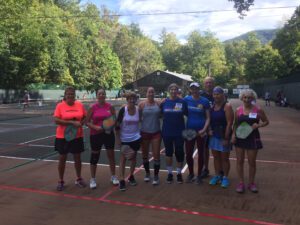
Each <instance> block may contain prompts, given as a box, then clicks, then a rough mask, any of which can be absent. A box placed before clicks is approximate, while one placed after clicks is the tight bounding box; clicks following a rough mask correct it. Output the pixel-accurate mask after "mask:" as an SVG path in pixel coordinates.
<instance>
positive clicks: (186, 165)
mask: <svg viewBox="0 0 300 225" xmlns="http://www.w3.org/2000/svg"><path fill="white" fill-rule="evenodd" d="M197 153H198V149H197V148H196V149H195V151H194V153H193V159H194V158H195V157H196V155H197ZM187 168H188V164H187V163H186V164H185V165H184V167H183V169H182V170H181V173H184V172H185V171H186V169H187Z"/></svg>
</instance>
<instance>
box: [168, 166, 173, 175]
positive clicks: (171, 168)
mask: <svg viewBox="0 0 300 225" xmlns="http://www.w3.org/2000/svg"><path fill="white" fill-rule="evenodd" d="M167 170H168V173H169V174H172V172H173V167H172V166H167Z"/></svg>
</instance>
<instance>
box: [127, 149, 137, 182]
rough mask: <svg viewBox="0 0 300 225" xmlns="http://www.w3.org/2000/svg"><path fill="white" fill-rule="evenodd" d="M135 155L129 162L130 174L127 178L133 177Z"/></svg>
mask: <svg viewBox="0 0 300 225" xmlns="http://www.w3.org/2000/svg"><path fill="white" fill-rule="evenodd" d="M136 155H137V152H135V153H134V156H133V157H132V159H131V160H130V161H131V163H130V174H129V176H133V175H134V171H135V166H136Z"/></svg>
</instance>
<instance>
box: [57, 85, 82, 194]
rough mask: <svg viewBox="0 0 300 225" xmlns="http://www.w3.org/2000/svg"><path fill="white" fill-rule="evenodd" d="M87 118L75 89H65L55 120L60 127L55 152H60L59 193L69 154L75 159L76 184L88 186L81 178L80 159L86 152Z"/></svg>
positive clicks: (61, 188)
mask: <svg viewBox="0 0 300 225" xmlns="http://www.w3.org/2000/svg"><path fill="white" fill-rule="evenodd" d="M85 116H86V111H85V109H84V106H83V105H82V103H81V102H79V101H76V100H75V89H74V88H73V87H67V88H66V89H65V94H64V100H63V101H62V102H61V103H59V104H57V106H56V109H55V112H54V120H55V123H56V124H57V125H58V126H57V128H56V139H55V150H56V151H58V152H59V163H58V174H59V181H58V184H57V190H58V191H62V190H63V189H64V172H65V166H66V160H67V155H68V153H72V154H73V157H74V162H75V163H74V166H75V171H76V175H77V180H76V181H75V184H76V185H77V186H78V187H81V188H83V187H85V186H86V184H85V182H84V181H83V179H82V178H81V157H80V154H81V153H82V152H83V151H84V144H83V130H82V125H83V123H84V118H85ZM70 133H71V134H70Z"/></svg>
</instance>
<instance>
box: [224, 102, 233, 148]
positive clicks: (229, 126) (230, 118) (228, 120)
mask: <svg viewBox="0 0 300 225" xmlns="http://www.w3.org/2000/svg"><path fill="white" fill-rule="evenodd" d="M224 110H225V117H226V123H227V126H226V130H225V137H224V141H225V143H224V144H225V145H228V144H229V141H230V140H229V139H230V135H231V129H232V124H233V119H234V112H233V109H232V107H231V105H230V104H229V103H226V104H225V106H224Z"/></svg>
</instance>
